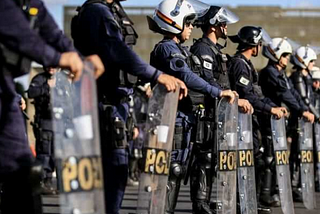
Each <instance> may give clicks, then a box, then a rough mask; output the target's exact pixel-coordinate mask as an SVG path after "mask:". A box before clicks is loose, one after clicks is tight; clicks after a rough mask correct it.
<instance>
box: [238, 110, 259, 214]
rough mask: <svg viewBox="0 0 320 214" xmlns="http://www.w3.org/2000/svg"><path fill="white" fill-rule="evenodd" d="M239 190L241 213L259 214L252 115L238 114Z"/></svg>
mask: <svg viewBox="0 0 320 214" xmlns="http://www.w3.org/2000/svg"><path fill="white" fill-rule="evenodd" d="M238 116H239V117H238V168H237V174H238V191H239V201H240V211H241V214H257V211H258V210H257V192H256V179H255V170H254V156H253V138H252V115H250V114H243V113H241V112H239V115H238Z"/></svg>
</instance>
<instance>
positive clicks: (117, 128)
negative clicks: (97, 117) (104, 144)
mask: <svg viewBox="0 0 320 214" xmlns="http://www.w3.org/2000/svg"><path fill="white" fill-rule="evenodd" d="M112 127H113V132H112V147H113V148H114V149H125V148H126V147H127V138H126V124H125V123H124V122H123V121H121V120H120V119H119V118H118V117H116V118H114V120H113V126H112Z"/></svg>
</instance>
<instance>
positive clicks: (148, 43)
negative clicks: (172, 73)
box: [64, 7, 320, 69]
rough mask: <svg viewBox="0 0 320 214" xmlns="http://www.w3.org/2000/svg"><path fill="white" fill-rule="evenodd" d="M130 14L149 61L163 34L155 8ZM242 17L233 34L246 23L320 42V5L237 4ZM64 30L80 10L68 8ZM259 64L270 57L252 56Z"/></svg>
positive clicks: (230, 50) (141, 51) (139, 46)
mask: <svg viewBox="0 0 320 214" xmlns="http://www.w3.org/2000/svg"><path fill="white" fill-rule="evenodd" d="M125 9H126V11H127V13H128V14H129V15H130V18H131V19H132V20H133V22H134V23H135V29H136V31H137V32H138V34H139V39H138V44H137V45H136V46H135V47H134V50H135V51H136V52H137V53H138V54H139V55H140V56H141V57H142V58H143V59H144V60H145V61H147V62H148V61H149V54H150V52H151V51H152V49H153V47H154V45H155V44H156V43H157V42H158V41H160V40H161V38H162V37H161V36H160V35H159V34H155V33H153V32H151V31H150V30H149V29H148V25H147V20H146V15H152V13H153V11H154V8H138V7H128V8H125ZM230 10H232V11H233V12H234V13H235V14H237V15H238V16H239V17H240V21H239V22H238V23H236V24H233V25H229V26H228V34H229V35H233V34H236V33H237V32H238V30H239V29H240V28H241V27H242V26H245V25H255V26H261V27H263V28H264V29H265V30H266V31H267V32H268V33H269V34H270V36H271V37H284V36H286V37H288V38H290V39H292V40H294V41H296V42H298V43H300V44H302V45H306V44H312V45H315V46H320V37H319V36H320V29H319V28H318V26H320V19H319V17H320V9H319V8H318V9H283V8H280V7H237V8H230ZM64 14H65V16H64V20H65V23H64V30H65V33H66V34H67V35H70V23H71V17H72V16H73V15H74V14H76V11H75V8H74V7H65V9H64ZM192 37H193V38H192V39H190V41H188V42H186V45H188V46H190V45H191V44H192V40H193V39H194V38H199V37H201V32H200V30H199V29H196V28H195V29H194V32H193V35H192ZM235 50H236V45H234V44H232V42H231V41H230V40H228V47H227V48H226V49H225V50H224V51H225V52H226V53H228V54H234V52H235ZM252 61H253V63H254V64H255V66H256V67H257V68H258V69H260V68H262V67H263V66H264V65H265V64H266V63H267V60H266V59H265V58H264V57H262V56H258V57H257V58H255V59H253V60H252Z"/></svg>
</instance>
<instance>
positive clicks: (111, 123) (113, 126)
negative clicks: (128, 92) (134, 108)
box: [104, 105, 128, 149]
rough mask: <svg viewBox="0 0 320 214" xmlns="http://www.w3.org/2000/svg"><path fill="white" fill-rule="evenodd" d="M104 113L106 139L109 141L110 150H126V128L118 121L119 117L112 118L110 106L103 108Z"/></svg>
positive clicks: (124, 124) (123, 123)
mask: <svg viewBox="0 0 320 214" xmlns="http://www.w3.org/2000/svg"><path fill="white" fill-rule="evenodd" d="M104 113H105V120H106V122H105V123H104V124H105V126H106V127H105V129H106V132H107V136H108V139H109V140H111V144H110V146H111V148H112V149H125V148H127V146H128V144H127V136H126V135H127V128H126V123H125V122H124V121H122V120H120V118H119V117H113V116H112V113H113V108H112V106H111V105H105V106H104Z"/></svg>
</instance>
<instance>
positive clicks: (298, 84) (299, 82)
mask: <svg viewBox="0 0 320 214" xmlns="http://www.w3.org/2000/svg"><path fill="white" fill-rule="evenodd" d="M296 72H297V71H296ZM292 81H293V85H294V87H295V88H296V90H297V91H298V93H299V94H300V96H301V98H302V100H303V102H304V104H305V105H306V106H307V107H308V110H310V112H311V113H312V114H314V115H315V117H316V118H317V119H319V113H318V112H317V111H316V109H315V107H314V106H313V104H312V102H311V101H310V99H309V97H308V96H307V91H306V88H305V83H304V80H303V78H302V77H301V75H299V74H293V75H292Z"/></svg>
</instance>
